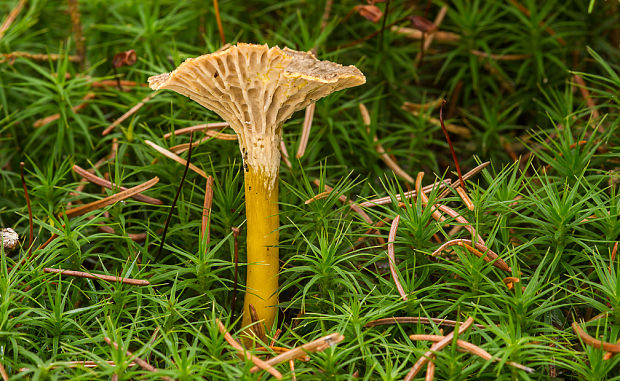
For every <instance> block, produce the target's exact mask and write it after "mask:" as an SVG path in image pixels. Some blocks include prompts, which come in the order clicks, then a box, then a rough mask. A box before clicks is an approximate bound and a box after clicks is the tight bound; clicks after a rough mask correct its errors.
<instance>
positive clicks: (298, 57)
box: [149, 43, 366, 178]
mask: <svg viewBox="0 0 620 381" xmlns="http://www.w3.org/2000/svg"><path fill="white" fill-rule="evenodd" d="M365 82H366V78H365V77H364V75H363V74H362V72H360V71H359V70H358V69H357V68H356V67H355V66H342V65H339V64H337V63H334V62H329V61H319V60H317V59H316V58H315V57H314V55H313V54H312V53H308V52H299V51H295V50H291V49H288V48H284V49H280V48H279V47H277V46H276V47H272V48H269V47H268V46H267V45H254V44H242V43H240V44H238V45H236V46H231V47H230V48H228V49H226V50H223V51H219V52H216V53H212V54H206V55H203V56H200V57H196V58H188V59H187V60H185V62H183V63H182V64H181V65H179V67H178V68H176V70H174V71H173V72H171V73H164V74H160V75H156V76H154V77H150V78H149V85H150V86H151V88H152V89H153V90H159V89H170V90H174V91H176V92H178V93H180V94H182V95H185V96H187V97H189V98H191V99H192V100H194V101H196V102H198V103H199V104H201V105H202V106H204V107H206V108H208V109H209V110H212V111H214V112H216V113H217V114H218V115H219V116H220V117H221V118H222V119H224V120H225V121H227V122H228V123H229V124H230V126H231V127H232V128H233V129H234V130H235V132H236V133H237V135H238V137H239V144H240V149H241V153H242V155H243V160H244V162H245V163H246V164H247V165H249V166H250V167H251V168H254V169H260V170H262V171H266V172H267V173H265V174H266V175H268V176H270V177H273V178H275V177H277V170H278V167H279V162H280V153H279V150H278V146H279V143H280V137H281V127H282V124H283V123H284V121H286V120H287V119H289V118H290V117H291V115H292V114H293V113H294V112H295V111H297V110H301V109H303V108H305V107H307V106H308V105H309V104H311V103H313V102H315V101H316V100H318V99H320V98H322V97H324V96H327V95H329V94H331V93H333V92H334V91H338V90H342V89H345V88H348V87H353V86H358V85H361V84H364V83H365Z"/></svg>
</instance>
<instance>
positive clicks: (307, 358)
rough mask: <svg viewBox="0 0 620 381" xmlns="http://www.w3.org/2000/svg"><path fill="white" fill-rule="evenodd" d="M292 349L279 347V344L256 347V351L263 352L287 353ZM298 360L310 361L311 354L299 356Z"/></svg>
mask: <svg viewBox="0 0 620 381" xmlns="http://www.w3.org/2000/svg"><path fill="white" fill-rule="evenodd" d="M290 350H291V348H284V347H277V346H274V345H270V346H269V347H267V348H265V347H258V348H256V351H258V352H260V351H263V352H268V351H273V352H275V353H277V354H282V353H286V352H288V351H290ZM296 360H301V361H303V362H308V361H310V356H308V355H306V356H302V357H299V358H297V359H296Z"/></svg>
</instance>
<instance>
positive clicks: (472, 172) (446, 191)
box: [437, 161, 491, 200]
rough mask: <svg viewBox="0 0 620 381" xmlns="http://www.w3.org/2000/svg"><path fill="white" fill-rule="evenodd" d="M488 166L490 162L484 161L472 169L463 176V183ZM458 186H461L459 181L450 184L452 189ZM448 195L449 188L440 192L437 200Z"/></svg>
mask: <svg viewBox="0 0 620 381" xmlns="http://www.w3.org/2000/svg"><path fill="white" fill-rule="evenodd" d="M489 164H491V162H490V161H485V162H484V163H482V164H480V165H478V166H476V167H475V168H474V169H472V170H471V171H469V172H467V173H466V174H464V175H463V181H466V180H469V178H470V177H473V176H474V175H476V174H478V172H480V171H482V170H483V169H485V168H486V167H487V166H488V165H489ZM459 186H461V179H458V180H456V181H455V182H454V183H452V188H453V189H454V188H457V187H459ZM448 193H450V188H446V189H445V190H444V191H443V192H441V193H440V194H439V196H437V200H441V199H442V198H444V197H446V196H447V195H448Z"/></svg>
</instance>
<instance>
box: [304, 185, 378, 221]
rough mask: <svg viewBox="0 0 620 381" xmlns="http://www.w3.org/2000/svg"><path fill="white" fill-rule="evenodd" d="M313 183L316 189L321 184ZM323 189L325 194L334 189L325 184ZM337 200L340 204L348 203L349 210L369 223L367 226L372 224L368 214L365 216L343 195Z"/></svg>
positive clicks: (357, 206) (364, 213)
mask: <svg viewBox="0 0 620 381" xmlns="http://www.w3.org/2000/svg"><path fill="white" fill-rule="evenodd" d="M313 183H314V185H316V186H317V187H318V186H320V185H321V182H320V181H319V180H318V179H316V180H314V181H313ZM324 189H325V192H331V191H333V190H334V188H332V187H330V186H329V185H327V184H325V185H324ZM338 199H339V200H340V201H341V202H343V203H348V204H349V206H350V207H351V210H353V211H354V212H355V213H357V214H359V215H360V217H362V219H363V220H364V221H366V222H367V223H369V224H371V225H372V223H373V221H372V218H370V217H369V216H368V214H367V213H366V212H364V210H363V209H362V208H361V207H360V206H359V205H357V204H356V203H354V202H353V201H351V200H349V199H348V198H347V196H345V195H343V194H342V195H340V197H338Z"/></svg>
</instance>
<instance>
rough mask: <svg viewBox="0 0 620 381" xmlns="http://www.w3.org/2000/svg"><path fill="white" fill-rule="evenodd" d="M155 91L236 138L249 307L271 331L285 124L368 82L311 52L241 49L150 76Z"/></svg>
mask: <svg viewBox="0 0 620 381" xmlns="http://www.w3.org/2000/svg"><path fill="white" fill-rule="evenodd" d="M148 81H149V85H150V86H151V88H152V89H153V90H159V89H170V90H174V91H176V92H178V93H180V94H182V95H185V96H187V97H189V98H191V99H192V100H194V101H196V102H198V103H199V104H200V105H202V106H204V107H206V108H207V109H209V110H212V111H214V112H216V113H217V114H218V115H219V116H220V117H221V118H222V119H224V120H225V121H226V122H228V123H229V124H230V127H231V128H232V129H233V130H234V131H235V133H236V134H237V136H238V141H239V149H240V150H241V155H242V157H243V167H244V174H245V208H246V218H247V283H246V290H247V291H246V294H245V300H244V305H243V311H244V313H243V320H242V323H243V326H248V325H250V324H251V323H252V321H251V317H250V313H249V307H250V305H252V306H253V307H254V309H255V310H256V313H257V315H258V316H259V318H260V319H261V320H263V322H264V323H265V325H266V326H267V327H269V328H271V326H272V325H273V322H274V320H275V317H276V313H277V304H278V272H279V258H278V254H279V253H278V242H279V233H278V227H279V217H278V182H277V179H278V170H279V167H280V151H279V145H280V139H281V137H282V125H283V123H284V122H285V121H286V120H287V119H289V118H290V117H291V115H293V113H294V112H295V111H298V110H301V109H303V108H305V107H307V106H308V105H310V104H311V103H313V102H315V101H316V100H318V99H320V98H322V97H325V96H327V95H329V94H331V93H332V92H334V91H338V90H342V89H345V88H348V87H353V86H358V85H361V84H364V83H365V82H366V78H365V77H364V75H363V74H362V73H361V72H360V71H359V70H358V69H357V68H356V67H355V66H342V65H339V64H337V63H333V62H329V61H319V60H317V59H316V58H315V56H314V55H313V54H312V53H309V52H299V51H295V50H291V49H288V48H284V49H280V48H279V47H277V46H276V47H272V48H269V47H268V46H267V45H254V44H243V43H239V44H237V45H236V46H231V47H229V48H228V49H225V50H222V51H218V52H215V53H212V54H206V55H202V56H200V57H196V58H188V59H187V60H185V62H183V63H182V64H181V65H179V67H177V68H176V69H175V70H174V71H173V72H171V73H164V74H160V75H156V76H153V77H150V78H149V80H148Z"/></svg>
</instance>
